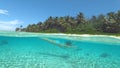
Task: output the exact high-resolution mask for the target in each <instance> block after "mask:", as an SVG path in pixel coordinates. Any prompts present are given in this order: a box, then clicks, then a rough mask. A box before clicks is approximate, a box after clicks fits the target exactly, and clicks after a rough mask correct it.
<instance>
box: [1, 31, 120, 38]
mask: <svg viewBox="0 0 120 68" xmlns="http://www.w3.org/2000/svg"><path fill="white" fill-rule="evenodd" d="M40 35H58V36H81V37H93V36H99V37H100V36H101V37H113V38H116V39H120V36H114V35H97V34H96V35H92V34H65V33H32V32H4V31H2V32H1V31H0V36H18V37H19V36H20V37H21V36H22V37H24V36H25V37H27V36H28V37H29V36H40Z"/></svg>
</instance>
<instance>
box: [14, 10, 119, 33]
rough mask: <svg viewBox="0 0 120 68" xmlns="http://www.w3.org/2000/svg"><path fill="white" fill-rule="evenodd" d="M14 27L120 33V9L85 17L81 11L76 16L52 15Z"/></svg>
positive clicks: (39, 30)
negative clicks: (25, 25) (43, 19)
mask: <svg viewBox="0 0 120 68" xmlns="http://www.w3.org/2000/svg"><path fill="white" fill-rule="evenodd" d="M22 27H23V26H20V27H19V28H16V31H26V32H45V33H46V32H49V33H53V32H54V33H58V32H59V33H94V34H96V33H103V32H104V33H120V11H118V12H116V13H114V12H109V13H107V14H106V15H103V14H100V15H98V16H92V17H91V18H90V19H87V18H85V16H84V14H83V13H81V12H80V13H79V14H78V15H76V17H71V16H64V17H52V16H50V17H49V18H48V19H47V20H46V21H44V22H39V23H37V24H29V25H28V26H27V27H26V28H22Z"/></svg>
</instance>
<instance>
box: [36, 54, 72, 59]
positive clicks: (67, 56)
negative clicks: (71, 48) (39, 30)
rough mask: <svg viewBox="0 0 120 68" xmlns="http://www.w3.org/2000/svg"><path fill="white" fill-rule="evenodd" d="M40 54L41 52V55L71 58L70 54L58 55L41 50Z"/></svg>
mask: <svg viewBox="0 0 120 68" xmlns="http://www.w3.org/2000/svg"><path fill="white" fill-rule="evenodd" d="M38 54H40V55H47V56H52V57H59V58H62V59H68V58H70V56H69V55H56V54H51V53H41V52H39V53H38Z"/></svg>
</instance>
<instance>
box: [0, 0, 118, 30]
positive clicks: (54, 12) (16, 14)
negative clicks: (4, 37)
mask: <svg viewBox="0 0 120 68" xmlns="http://www.w3.org/2000/svg"><path fill="white" fill-rule="evenodd" d="M119 2H120V1H119V0H115V1H113V0H105V1H104V0H101V1H96V0H93V1H87V0H80V1H79V0H72V1H68V0H51V1H49V0H43V1H42V0H39V1H35V0H30V1H27V0H19V1H18V0H10V1H7V0H1V1H0V27H1V28H0V30H8V31H9V30H14V29H15V28H16V27H19V26H20V25H23V26H24V27H26V26H27V25H28V24H33V23H38V22H44V21H45V20H46V19H47V18H48V17H50V16H52V17H56V16H58V17H61V16H62V17H63V16H67V15H69V16H73V17H75V16H76V15H77V14H78V13H79V12H82V13H84V15H85V17H87V18H90V17H92V16H93V15H95V16H97V15H99V14H106V13H108V12H117V11H118V10H120V8H119V6H120V4H119Z"/></svg>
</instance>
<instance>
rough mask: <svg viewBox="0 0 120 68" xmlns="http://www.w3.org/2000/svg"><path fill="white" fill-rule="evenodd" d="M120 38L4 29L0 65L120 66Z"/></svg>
mask: <svg viewBox="0 0 120 68" xmlns="http://www.w3.org/2000/svg"><path fill="white" fill-rule="evenodd" d="M46 39H47V40H46ZM51 41H52V42H51ZM119 41H120V39H117V38H113V37H108V36H100V37H99V36H92V37H81V36H66V35H44V34H40V35H39V34H37V35H34V34H29V33H11V32H7V33H4V32H0V68H120V42H119ZM67 42H69V43H67ZM59 44H60V45H67V44H69V45H67V46H73V47H64V46H63V47H62V46H61V47H59Z"/></svg>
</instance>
